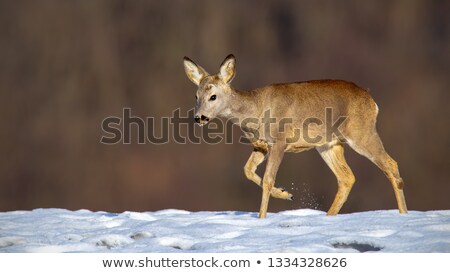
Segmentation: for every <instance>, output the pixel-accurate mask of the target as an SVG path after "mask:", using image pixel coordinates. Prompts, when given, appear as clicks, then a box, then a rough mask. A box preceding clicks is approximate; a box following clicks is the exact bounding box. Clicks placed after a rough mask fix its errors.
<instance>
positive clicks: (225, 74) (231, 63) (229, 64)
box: [219, 54, 236, 83]
mask: <svg viewBox="0 0 450 273" xmlns="http://www.w3.org/2000/svg"><path fill="white" fill-rule="evenodd" d="M219 74H220V77H221V78H222V80H223V81H224V82H226V83H229V82H231V80H233V78H234V75H236V58H234V56H233V54H230V55H228V56H227V57H226V58H225V60H224V61H223V62H222V64H221V65H220V73H219Z"/></svg>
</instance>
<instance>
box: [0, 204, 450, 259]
mask: <svg viewBox="0 0 450 273" xmlns="http://www.w3.org/2000/svg"><path fill="white" fill-rule="evenodd" d="M366 251H372V252H450V210H445V211H427V212H419V211H411V212H410V213H409V214H407V215H401V214H399V213H398V212H397V211H396V210H391V211H370V212H361V213H352V214H342V215H338V216H335V217H327V216H325V213H324V212H322V211H317V210H309V209H301V210H291V211H284V212H279V213H270V214H269V215H268V218H266V219H258V218H257V213H250V212H233V211H231V212H188V211H182V210H162V211H157V212H146V213H138V212H124V213H120V214H115V213H107V212H91V211H88V210H79V211H68V210H63V209H36V210H33V211H11V212H4V213H0V252H166V253H167V252H188V253H189V252H366Z"/></svg>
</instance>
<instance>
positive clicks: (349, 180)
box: [317, 144, 355, 215]
mask: <svg viewBox="0 0 450 273" xmlns="http://www.w3.org/2000/svg"><path fill="white" fill-rule="evenodd" d="M317 150H318V151H319V153H320V155H321V156H322V158H323V160H324V161H325V162H326V163H327V165H328V167H330V169H331V171H333V173H334V175H335V176H336V178H337V180H338V192H337V193H336V197H335V198H334V201H333V204H332V205H331V207H330V209H329V210H328V212H327V215H336V214H338V213H339V211H340V210H341V208H342V206H343V205H344V203H345V201H346V200H347V197H348V195H349V193H350V190H351V189H352V187H353V184H354V183H355V176H354V175H353V173H352V170H351V169H350V167H349V166H348V164H347V162H346V161H345V158H344V147H343V146H342V144H336V145H333V146H329V145H324V146H321V147H319V148H317Z"/></svg>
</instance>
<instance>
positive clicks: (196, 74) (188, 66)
mask: <svg viewBox="0 0 450 273" xmlns="http://www.w3.org/2000/svg"><path fill="white" fill-rule="evenodd" d="M183 64H184V71H185V72H186V75H187V77H188V78H189V80H191V82H193V83H195V84H196V85H199V84H200V81H201V80H202V79H203V78H204V77H206V76H208V75H209V74H208V72H206V71H205V69H203V68H202V67H201V66H199V65H196V64H195V63H194V62H193V61H192V60H191V59H189V58H188V57H184V60H183Z"/></svg>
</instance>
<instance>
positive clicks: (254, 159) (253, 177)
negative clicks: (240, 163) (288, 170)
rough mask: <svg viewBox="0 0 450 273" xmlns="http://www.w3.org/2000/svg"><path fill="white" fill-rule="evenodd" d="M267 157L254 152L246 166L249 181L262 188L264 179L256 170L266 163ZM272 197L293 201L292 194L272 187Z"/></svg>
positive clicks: (261, 153) (245, 171) (264, 154)
mask: <svg viewBox="0 0 450 273" xmlns="http://www.w3.org/2000/svg"><path fill="white" fill-rule="evenodd" d="M265 157H266V153H265V152H262V151H259V150H255V151H253V152H252V154H251V155H250V158H249V159H248V161H247V163H246V164H245V166H244V173H245V176H246V177H247V179H248V180H250V181H253V182H254V183H255V184H256V185H258V186H260V187H262V179H261V177H260V176H259V175H258V174H256V169H257V168H258V166H259V165H260V164H261V163H262V162H264V159H265ZM270 196H272V197H274V198H279V199H285V200H293V197H292V194H290V193H289V192H287V191H286V190H284V189H283V188H276V187H272V189H271V191H270Z"/></svg>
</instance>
